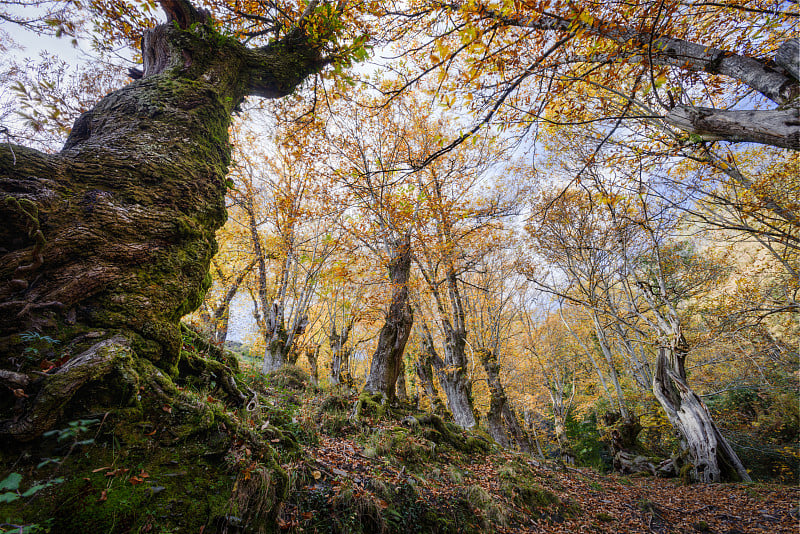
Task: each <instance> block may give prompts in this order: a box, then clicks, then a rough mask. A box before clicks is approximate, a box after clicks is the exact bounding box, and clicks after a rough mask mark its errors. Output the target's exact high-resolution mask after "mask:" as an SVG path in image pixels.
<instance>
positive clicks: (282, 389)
mask: <svg viewBox="0 0 800 534" xmlns="http://www.w3.org/2000/svg"><path fill="white" fill-rule="evenodd" d="M212 367H213V368H216V366H212ZM212 367H210V368H209V369H211V368H212ZM248 375H249V376H248ZM215 378H218V377H216V376H211V375H208V376H203V375H202V373H201V374H200V375H199V377H195V378H194V379H192V380H183V381H181V382H179V384H182V385H179V386H178V388H182V389H177V388H176V390H177V392H178V396H177V397H176V398H177V399H178V402H174V403H172V404H167V403H163V404H153V401H152V399H151V398H150V397H148V396H147V394H146V392H141V393H142V395H143V399H142V409H141V410H133V411H132V410H129V411H127V412H124V413H126V414H127V416H126V417H120V416H119V415H118V414H116V415H115V414H110V415H109V416H107V417H106V418H105V419H103V416H102V415H101V416H100V417H99V418H98V419H97V420H96V422H94V423H90V424H88V425H87V426H86V430H85V431H82V432H80V433H72V434H70V433H68V435H67V439H62V441H61V442H59V441H57V439H56V436H51V437H48V438H45V439H43V440H41V441H39V442H38V443H37V444H36V445H35V446H31V447H29V448H27V449H24V450H19V449H15V450H13V451H12V450H11V449H2V457H0V460H2V466H3V471H2V472H0V480H2V478H4V477H5V476H6V475H7V474H8V473H9V472H18V473H21V474H22V475H23V482H22V485H21V489H23V490H24V489H27V488H29V487H30V486H32V485H33V484H35V483H37V482H44V481H47V480H51V479H53V478H56V477H63V478H64V482H63V483H60V484H57V485H54V486H52V487H49V488H46V489H43V490H41V491H39V492H37V493H36V494H35V495H34V496H33V497H28V498H23V499H19V500H17V501H15V502H13V503H8V504H3V505H0V523H6V524H7V525H10V524H14V525H32V524H37V525H39V531H40V532H51V533H55V534H59V533H73V532H92V533H96V534H100V533H128V532H136V533H138V532H156V533H158V532H176V533H183V532H186V533H197V532H203V533H204V534H207V533H222V532H231V533H232V532H294V533H300V532H319V533H414V532H418V533H448V532H452V533H462V532H463V533H470V532H472V533H483V532H498V533H506V532H548V533H549V532H577V531H588V532H649V531H650V530H649V529H650V526H652V525H657V526H658V527H659V528H660V529H661V530H663V531H664V532H668V531H671V532H694V531H695V528H696V527H695V525H696V524H698V522H699V521H703V522H704V524H706V525H708V528H709V529H710V530H709V531H713V532H728V531H729V530H730V529H731V528H740V530H741V531H747V529H744V528H741V527H740V526H737V525H733V523H731V521H733V519H731V518H733V517H736V518H738V519H737V521H738V522H739V523H741V524H745V525H747V526H748V528H752V529H756V528H763V529H767V530H768V531H770V532H793V531H794V527H796V519H795V518H794V516H792V515H791V514H792V513H793V511H794V510H795V508H796V506H794V507H793V505H794V501H796V498H797V491H796V490H794V488H786V487H779V486H761V485H750V486H741V485H739V486H734V485H730V486H723V485H716V486H681V485H680V484H679V482H678V481H669V480H662V479H654V478H649V479H630V478H624V477H616V476H604V475H600V474H598V473H596V472H593V471H591V470H589V469H580V470H579V469H564V468H563V467H559V466H558V465H557V464H556V463H554V462H545V461H542V460H538V459H533V458H531V457H529V456H526V455H521V454H516V453H512V452H508V451H503V450H501V449H499V448H498V447H497V446H496V445H495V444H494V443H492V442H490V441H488V440H487V439H486V437H485V436H484V435H482V433H481V432H475V433H464V432H462V431H461V430H459V429H458V428H456V427H454V426H453V425H452V424H450V423H448V422H447V421H445V420H442V419H440V418H431V417H430V416H429V414H423V413H414V412H413V411H412V410H411V409H410V408H409V407H392V406H387V407H386V409H385V410H381V411H380V412H379V411H372V412H367V413H363V412H362V413H361V414H358V415H356V406H358V400H359V396H358V395H357V394H355V393H353V392H350V391H348V390H347V389H346V388H333V389H330V390H321V389H319V388H315V387H312V386H310V385H309V380H308V377H307V375H306V374H305V373H304V372H302V371H301V370H299V369H297V368H292V367H290V368H287V369H286V370H284V371H282V372H279V373H277V374H275V375H272V376H269V377H267V378H262V377H259V376H258V375H256V374H255V373H252V372H251V371H249V370H248V369H244V370H243V371H242V372H240V373H239V374H238V375H237V380H238V381H239V383H240V385H241V386H242V389H243V391H246V392H248V393H247V394H248V395H251V394H255V396H253V397H252V398H249V399H248V402H247V403H246V405H244V406H241V407H236V406H234V405H233V404H231V403H230V402H226V401H230V399H229V398H228V397H227V396H226V395H225V393H224V391H222V390H221V389H220V388H219V385H218V380H215ZM159 402H160V401H159ZM189 406H194V408H189ZM248 407H249V410H248ZM142 414H146V415H142ZM85 440H93V441H91V442H89V443H84V444H77V443H79V442H81V441H85ZM475 443H479V444H480V445H475ZM470 444H472V445H470ZM46 458H57V459H58V461H55V462H53V461H51V462H48V463H47V464H46V465H44V466H41V467H37V465H38V464H40V463H41V462H43V461H44V460H45V459H46ZM0 493H2V492H0ZM722 494H724V496H725V499H726V500H725V501H724V502H726V503H729V504H726V505H725V507H723V506H720V505H719V504H713V503H715V502H716V503H720V502H723V501H722V499H721V498H720V495H722ZM645 501H646V502H648V503H652V506H639V504H638V503H641V502H645ZM709 503H711V504H709ZM730 503H733V504H730ZM731 506H734V507H735V512H734V511H731ZM754 510H758V511H759V512H758V513H756V512H753V511H754ZM762 512H763V513H762ZM3 529H5V530H6V531H9V530H10V527H8V526H5V527H2V526H0V531H3ZM30 531H35V530H30Z"/></svg>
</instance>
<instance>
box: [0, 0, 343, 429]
mask: <svg viewBox="0 0 800 534" xmlns="http://www.w3.org/2000/svg"><path fill="white" fill-rule="evenodd" d="M160 3H161V6H162V8H163V9H164V11H165V12H166V14H167V18H168V22H167V23H166V24H162V25H159V26H156V27H155V28H152V29H151V30H148V31H146V32H145V35H144V38H143V41H142V43H143V44H142V55H143V58H144V66H143V70H142V71H135V72H134V73H133V75H134V76H135V77H136V78H138V79H137V80H135V81H134V82H133V83H131V84H129V85H128V86H126V87H124V88H122V89H120V90H118V91H116V92H113V93H111V94H110V95H108V96H107V97H105V98H104V99H102V100H101V101H100V102H99V103H98V104H97V105H96V106H95V107H94V108H93V109H92V110H90V111H88V112H86V113H84V114H83V115H81V117H80V118H79V119H78V120H77V121H76V123H75V125H74V127H73V129H72V131H71V133H70V135H69V137H68V138H67V141H66V143H65V145H64V148H63V149H62V150H61V152H59V153H58V154H54V155H47V154H43V153H40V152H37V151H34V150H31V149H28V148H25V147H21V146H16V145H14V146H11V145H7V144H5V145H2V146H0V176H2V180H0V190H1V191H2V195H3V201H2V205H1V206H2V207H0V213H1V214H2V218H3V220H7V221H10V224H8V225H5V226H4V227H3V228H2V230H0V243H3V246H4V250H3V251H2V254H1V255H0V279H1V280H2V282H0V299H2V302H0V355H2V360H0V361H2V367H3V368H4V369H9V367H10V365H11V364H10V362H9V359H10V358H12V357H13V356H14V355H15V354H17V353H19V352H20V351H21V345H22V341H21V339H20V336H19V334H20V333H22V332H25V331H28V330H38V329H42V328H47V329H48V331H50V332H58V334H57V336H56V337H57V339H58V340H59V341H60V342H61V346H62V347H64V348H65V350H66V351H68V352H70V353H71V354H75V355H76V356H73V357H72V358H71V359H70V360H69V362H68V363H67V364H65V365H63V366H62V367H61V368H59V369H58V370H57V371H55V372H53V373H52V374H51V375H48V376H47V377H45V378H44V379H43V380H41V382H38V383H37V385H36V386H35V388H36V391H34V390H33V389H30V401H29V402H28V403H27V406H26V407H25V410H24V413H23V414H21V415H20V416H19V417H16V418H14V419H9V420H5V421H3V422H2V423H0V434H2V435H4V436H6V437H11V438H15V439H19V440H28V439H33V438H35V437H37V436H39V435H41V433H42V432H44V431H46V430H47V429H48V428H49V427H50V426H51V425H52V424H53V423H54V422H55V420H56V419H57V418H58V416H59V414H60V412H61V410H62V408H63V407H64V406H65V405H66V404H67V403H68V402H69V401H70V398H71V397H72V396H73V395H75V394H76V392H77V391H78V390H79V389H80V388H81V387H82V386H83V385H84V384H87V383H89V382H92V381H97V380H100V379H102V378H104V377H106V376H108V375H109V374H110V373H111V371H112V370H113V369H117V368H119V369H126V371H124V372H122V373H120V374H119V375H118V376H121V377H128V379H129V380H131V379H134V377H137V376H139V377H140V379H141V380H143V381H145V382H146V383H147V382H148V381H152V380H155V379H156V378H155V377H156V376H157V374H158V373H157V368H159V369H161V370H163V371H164V372H166V373H167V374H168V375H174V374H175V373H176V372H177V363H178V360H179V357H180V348H181V332H180V328H179V326H178V321H179V319H180V318H181V317H182V316H183V315H184V314H186V313H188V312H190V311H192V310H193V309H195V308H197V306H199V304H200V302H201V300H202V296H203V293H204V292H205V290H206V289H207V288H208V286H209V282H210V280H209V276H208V267H209V261H210V259H211V256H212V255H213V254H214V252H215V251H216V242H215V240H214V231H215V230H216V229H217V228H219V227H220V226H221V225H222V223H223V222H224V220H225V207H224V197H225V193H226V181H225V175H226V172H227V167H228V164H229V161H230V145H229V141H228V126H229V124H230V116H231V113H232V112H233V111H234V110H235V109H236V107H237V106H238V105H239V104H240V103H241V102H242V101H243V99H244V98H245V97H246V96H248V95H256V96H261V97H266V98H280V97H282V96H284V95H287V94H289V93H291V92H292V91H293V90H294V89H295V88H296V87H297V86H298V85H299V84H301V83H302V82H303V80H305V79H306V78H307V77H308V76H310V75H312V74H314V73H316V72H318V71H319V70H320V69H322V68H324V67H325V66H326V65H328V64H331V63H332V62H334V61H336V60H337V54H339V53H340V52H342V49H340V48H336V47H335V46H334V45H333V44H332V41H331V39H330V38H331V36H332V33H330V32H329V31H327V30H326V28H330V25H326V24H325V21H329V20H332V18H335V17H336V16H338V15H337V13H336V12H335V10H334V11H331V10H325V11H324V13H322V12H319V13H318V12H317V11H315V8H316V6H317V4H316V3H315V2H311V3H310V4H309V5H308V9H307V10H306V12H305V13H302V14H301V15H300V16H299V17H298V18H297V19H296V20H295V24H293V25H291V26H290V27H288V29H287V30H286V31H283V32H279V35H278V38H277V39H275V40H274V41H273V42H271V43H270V44H267V45H264V46H261V47H258V48H248V47H246V46H244V45H243V44H241V43H240V42H239V41H238V40H236V39H235V38H232V37H230V36H226V35H224V34H222V33H220V30H219V29H217V28H215V27H214V21H213V19H212V18H211V17H210V15H209V14H208V13H207V12H205V11H199V10H197V9H195V8H194V7H193V6H192V5H190V4H189V3H188V2H186V1H183V0H161V2H160ZM312 21H316V22H315V23H314V24H313V25H312V26H309V24H310V22H312ZM311 27H313V28H315V30H314V31H315V33H314V34H310V33H309V32H308V31H307V28H311ZM344 56H347V53H345V54H344ZM344 56H343V57H344ZM134 367H136V369H138V371H134V370H133V369H134ZM26 370H27V369H25V368H22V369H17V371H26ZM12 381H13V380H12ZM28 386H29V384H27V383H25V384H18V385H17V386H16V387H28ZM136 389H138V386H137V387H136ZM120 391H123V389H121V390H120Z"/></svg>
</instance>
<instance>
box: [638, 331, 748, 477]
mask: <svg viewBox="0 0 800 534" xmlns="http://www.w3.org/2000/svg"><path fill="white" fill-rule="evenodd" d="M682 345H683V344H682V343H681V344H678V345H677V346H676V347H661V348H660V349H659V352H658V357H657V359H656V371H655V374H654V375H653V394H654V395H655V397H656V399H657V400H658V402H659V403H660V404H661V406H662V407H663V408H664V411H666V413H667V417H668V418H669V421H670V423H672V426H673V427H675V428H676V429H677V430H678V431H679V432H680V434H681V436H682V437H683V439H684V441H685V445H686V447H687V448H688V450H689V455H690V459H691V461H692V464H693V466H694V467H693V475H694V476H693V478H694V479H695V480H699V481H701V482H720V481H723V480H736V479H737V478H738V479H741V480H742V481H746V482H749V481H750V476H749V475H748V474H747V470H746V469H745V468H744V466H743V465H742V462H741V460H739V457H738V456H737V455H736V453H735V452H734V451H733V449H732V448H731V446H730V444H729V443H728V441H727V440H726V439H725V438H724V437H723V436H722V434H721V433H720V431H719V429H718V428H717V425H716V424H715V423H714V420H713V418H712V417H711V414H710V413H709V411H708V408H707V407H706V405H705V403H703V401H702V400H701V399H700V397H699V396H698V395H697V394H696V393H695V392H694V391H693V390H692V389H691V388H690V387H689V384H688V383H687V382H686V370H685V368H684V361H685V359H686V351H685V349H684V348H683V346H682Z"/></svg>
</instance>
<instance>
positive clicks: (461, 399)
mask: <svg viewBox="0 0 800 534" xmlns="http://www.w3.org/2000/svg"><path fill="white" fill-rule="evenodd" d="M420 326H421V330H422V345H423V347H424V350H425V352H426V353H427V354H429V355H430V361H431V363H432V364H433V367H434V368H435V369H436V375H437V376H438V377H439V386H441V388H442V390H444V395H445V398H446V399H447V407H448V408H449V409H450V413H451V414H453V421H455V423H456V424H457V425H458V426H460V427H461V428H467V429H469V428H473V427H474V426H475V425H476V424H477V421H476V420H475V411H474V409H473V404H472V384H471V383H470V382H469V380H468V378H467V366H466V363H467V357H466V354H465V352H464V348H465V345H466V332H464V331H463V330H461V331H459V330H454V329H453V328H452V326H450V323H449V322H448V321H447V320H443V321H442V327H443V329H444V330H445V331H446V332H447V334H448V335H447V338H446V339H445V342H444V350H445V358H444V359H442V358H441V357H440V356H439V354H438V353H437V352H436V347H435V346H434V344H433V336H432V335H431V332H430V330H429V329H428V325H426V324H425V322H424V321H421V322H420Z"/></svg>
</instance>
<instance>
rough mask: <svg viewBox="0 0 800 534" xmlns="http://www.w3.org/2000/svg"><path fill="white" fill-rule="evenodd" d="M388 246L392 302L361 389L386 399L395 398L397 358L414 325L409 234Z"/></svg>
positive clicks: (400, 354) (403, 349) (404, 346)
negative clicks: (409, 291)
mask: <svg viewBox="0 0 800 534" xmlns="http://www.w3.org/2000/svg"><path fill="white" fill-rule="evenodd" d="M391 249H392V250H391V254H392V257H391V258H390V261H389V280H390V281H391V285H392V302H391V305H390V306H389V312H388V313H387V315H386V322H385V323H384V325H383V327H382V328H381V331H380V335H379V336H378V346H377V347H376V348H375V353H374V354H373V355H372V363H371V364H370V370H369V376H368V377H367V381H366V384H365V385H364V391H366V392H369V393H372V394H377V393H380V394H383V395H385V396H386V398H387V399H388V400H389V401H393V400H394V398H395V386H396V382H397V376H398V375H399V374H400V360H401V358H402V357H403V352H404V351H405V348H406V341H408V335H409V334H410V333H411V326H412V325H413V324H414V314H413V312H412V311H411V305H410V303H409V299H408V278H409V276H410V274H411V237H410V235H409V234H405V235H404V236H402V237H400V238H399V239H397V240H396V241H395V242H394V243H393V246H392V247H391Z"/></svg>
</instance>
